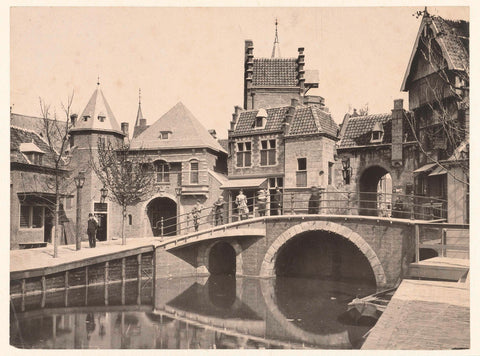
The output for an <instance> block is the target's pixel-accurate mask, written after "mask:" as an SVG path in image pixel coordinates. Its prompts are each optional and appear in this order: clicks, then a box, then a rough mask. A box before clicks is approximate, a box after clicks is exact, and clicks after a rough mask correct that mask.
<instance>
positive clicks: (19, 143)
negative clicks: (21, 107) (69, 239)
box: [10, 114, 72, 249]
mask: <svg viewBox="0 0 480 356" xmlns="http://www.w3.org/2000/svg"><path fill="white" fill-rule="evenodd" d="M11 118H12V120H11V121H12V126H11V127H10V248H12V249H14V248H19V247H28V246H35V245H41V244H44V243H47V242H51V241H52V236H53V233H54V232H53V229H52V228H53V226H54V216H55V199H56V196H55V185H54V184H53V182H54V180H55V175H56V174H58V175H59V176H60V177H61V180H62V181H65V180H66V179H65V178H66V177H67V175H68V171H67V170H66V169H65V167H64V166H63V165H61V166H60V167H59V168H58V169H56V168H55V167H56V165H55V156H54V154H53V152H52V151H51V149H50V146H49V145H48V143H47V142H46V141H45V139H44V138H43V137H42V136H41V135H40V134H39V133H37V132H35V131H33V130H29V129H27V128H24V127H18V126H14V125H13V123H14V124H22V123H23V124H26V125H25V126H28V122H41V123H42V124H43V119H41V118H33V117H27V116H22V115H18V114H12V115H11ZM66 188H67V189H66V190H67V191H68V190H69V187H68V186H67V187H66ZM62 201H63V202H64V203H65V204H62V207H61V208H62V209H61V212H62V218H65V217H66V215H65V210H67V213H68V212H69V210H70V209H71V207H72V196H71V195H69V194H68V193H65V192H64V194H63V196H62ZM67 215H68V214H67Z"/></svg>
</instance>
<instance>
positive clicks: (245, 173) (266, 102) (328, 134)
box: [222, 37, 338, 213]
mask: <svg viewBox="0 0 480 356" xmlns="http://www.w3.org/2000/svg"><path fill="white" fill-rule="evenodd" d="M277 42H278V41H277V37H276V41H275V43H274V48H273V51H272V52H273V53H272V58H254V56H253V42H252V41H250V40H247V41H245V82H244V107H243V108H241V107H239V106H236V107H235V112H234V114H233V115H232V121H231V124H230V130H229V132H228V150H229V158H228V177H229V181H228V183H227V184H225V185H224V186H223V187H222V189H225V190H226V191H227V193H228V200H229V206H230V209H231V211H232V210H233V209H234V208H235V205H234V204H232V202H233V201H234V199H235V196H236V195H237V194H238V192H239V190H240V189H242V190H243V191H244V193H245V195H246V196H247V198H249V204H253V205H254V202H255V199H256V193H257V192H258V191H259V189H260V188H266V189H268V191H269V193H270V196H272V194H274V192H275V189H276V188H279V189H280V191H281V192H283V193H289V192H293V191H296V190H307V189H310V187H311V186H321V187H323V188H326V187H327V185H328V184H333V177H332V175H333V171H332V170H331V167H332V166H333V162H334V147H335V141H336V136H337V130H338V127H337V125H336V124H335V122H334V121H333V119H332V118H331V115H330V114H329V113H328V112H327V111H326V110H325V106H324V100H323V98H322V97H320V96H311V95H305V94H306V91H307V90H308V89H309V88H316V87H318V73H317V72H316V71H309V72H308V73H309V74H308V75H306V74H305V73H306V72H305V69H304V67H305V55H304V50H303V48H299V54H298V57H297V58H278V57H277V54H278V53H279V48H278V43H277ZM311 74H313V75H311ZM315 76H317V79H315ZM328 172H330V175H328ZM250 210H251V211H252V210H253V209H252V208H250ZM271 213H273V211H271Z"/></svg>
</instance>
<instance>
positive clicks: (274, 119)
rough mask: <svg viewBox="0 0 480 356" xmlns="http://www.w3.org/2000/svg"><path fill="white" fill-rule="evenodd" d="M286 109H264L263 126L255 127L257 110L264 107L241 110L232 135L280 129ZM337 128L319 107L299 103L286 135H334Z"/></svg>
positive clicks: (286, 107) (284, 119)
mask: <svg viewBox="0 0 480 356" xmlns="http://www.w3.org/2000/svg"><path fill="white" fill-rule="evenodd" d="M288 109H289V107H288V106H284V107H277V108H269V109H266V112H267V117H266V124H265V127H264V128H255V127H254V124H255V117H256V116H257V114H258V112H259V111H260V110H265V109H260V110H250V111H243V112H241V113H240V115H239V117H238V119H237V124H236V126H235V129H234V131H233V133H232V136H244V135H249V134H258V133H268V132H278V131H281V130H282V125H283V123H284V122H286V115H287V112H288ZM337 129H338V126H337V124H336V123H335V122H334V121H333V119H332V117H331V116H330V114H328V113H326V112H325V111H323V110H322V109H320V108H319V107H317V106H315V105H306V106H303V105H299V106H297V107H295V112H294V115H293V118H292V122H291V124H290V131H289V133H288V136H298V135H308V134H318V133H323V134H328V135H330V136H333V137H336V136H337Z"/></svg>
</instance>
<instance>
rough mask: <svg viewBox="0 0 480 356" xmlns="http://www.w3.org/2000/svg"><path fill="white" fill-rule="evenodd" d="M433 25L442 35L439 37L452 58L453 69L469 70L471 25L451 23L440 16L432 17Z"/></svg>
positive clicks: (463, 22)
mask: <svg viewBox="0 0 480 356" xmlns="http://www.w3.org/2000/svg"><path fill="white" fill-rule="evenodd" d="M432 20H433V23H434V24H435V26H436V28H437V30H438V32H439V33H441V34H442V35H441V36H440V37H437V38H438V39H439V42H440V45H442V46H443V48H444V49H445V51H446V53H447V55H448V56H449V58H450V61H451V65H452V68H450V69H455V70H466V71H468V68H469V43H468V42H469V38H470V31H469V23H468V22H466V21H451V20H446V19H443V18H441V17H439V16H433V17H432Z"/></svg>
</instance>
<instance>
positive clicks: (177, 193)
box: [175, 187, 182, 235]
mask: <svg viewBox="0 0 480 356" xmlns="http://www.w3.org/2000/svg"><path fill="white" fill-rule="evenodd" d="M175 194H176V195H177V235H180V232H181V230H182V228H181V223H180V196H181V195H182V187H176V188H175Z"/></svg>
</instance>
